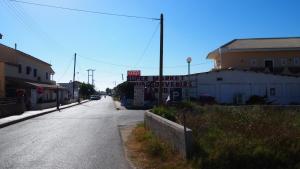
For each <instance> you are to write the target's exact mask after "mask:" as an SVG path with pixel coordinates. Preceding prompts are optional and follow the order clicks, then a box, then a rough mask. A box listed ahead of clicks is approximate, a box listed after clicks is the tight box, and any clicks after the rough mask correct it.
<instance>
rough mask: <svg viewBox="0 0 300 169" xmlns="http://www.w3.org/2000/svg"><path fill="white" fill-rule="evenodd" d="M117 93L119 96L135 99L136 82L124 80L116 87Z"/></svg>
mask: <svg viewBox="0 0 300 169" xmlns="http://www.w3.org/2000/svg"><path fill="white" fill-rule="evenodd" d="M114 90H115V94H116V95H117V96H119V97H122V96H125V97H126V98H128V99H133V95H134V84H133V83H129V82H123V83H121V84H119V85H118V86H117V87H115V88H114Z"/></svg>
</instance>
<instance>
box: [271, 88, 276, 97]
mask: <svg viewBox="0 0 300 169" xmlns="http://www.w3.org/2000/svg"><path fill="white" fill-rule="evenodd" d="M270 96H276V89H275V88H270Z"/></svg>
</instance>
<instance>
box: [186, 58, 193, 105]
mask: <svg viewBox="0 0 300 169" xmlns="http://www.w3.org/2000/svg"><path fill="white" fill-rule="evenodd" d="M186 62H187V63H188V82H189V84H190V81H191V79H190V69H191V62H192V58H191V57H188V58H187V59H186ZM188 101H190V87H188Z"/></svg>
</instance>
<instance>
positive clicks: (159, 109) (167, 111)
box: [152, 106, 176, 122]
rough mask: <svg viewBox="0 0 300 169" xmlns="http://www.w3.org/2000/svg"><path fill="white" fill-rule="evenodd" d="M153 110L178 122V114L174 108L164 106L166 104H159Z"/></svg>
mask: <svg viewBox="0 0 300 169" xmlns="http://www.w3.org/2000/svg"><path fill="white" fill-rule="evenodd" d="M152 112H153V113H154V114H157V115H159V116H161V117H163V118H166V119H168V120H171V121H173V122H176V116H175V112H174V110H172V109H170V108H167V107H164V106H159V107H154V108H153V109H152Z"/></svg>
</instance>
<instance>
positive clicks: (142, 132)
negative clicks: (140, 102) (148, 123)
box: [126, 125, 192, 169]
mask: <svg viewBox="0 0 300 169" xmlns="http://www.w3.org/2000/svg"><path fill="white" fill-rule="evenodd" d="M126 147H127V149H128V155H129V158H130V159H131V160H132V162H133V164H134V165H135V166H136V167H137V168H138V169H189V168H192V167H191V165H189V164H188V163H187V162H186V161H185V160H184V159H183V158H181V157H180V155H179V154H178V153H176V152H173V151H172V150H171V149H170V147H169V146H168V145H167V144H165V143H163V142H161V141H160V140H158V139H157V138H156V137H155V136H154V135H153V134H152V133H151V132H150V131H147V130H146V129H145V128H144V127H143V125H138V126H137V127H136V128H135V129H134V130H133V131H132V134H131V135H130V136H129V138H128V141H127V143H126Z"/></svg>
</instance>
